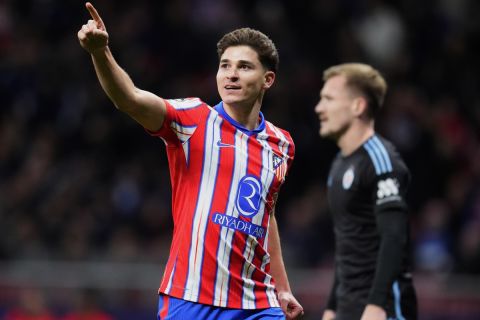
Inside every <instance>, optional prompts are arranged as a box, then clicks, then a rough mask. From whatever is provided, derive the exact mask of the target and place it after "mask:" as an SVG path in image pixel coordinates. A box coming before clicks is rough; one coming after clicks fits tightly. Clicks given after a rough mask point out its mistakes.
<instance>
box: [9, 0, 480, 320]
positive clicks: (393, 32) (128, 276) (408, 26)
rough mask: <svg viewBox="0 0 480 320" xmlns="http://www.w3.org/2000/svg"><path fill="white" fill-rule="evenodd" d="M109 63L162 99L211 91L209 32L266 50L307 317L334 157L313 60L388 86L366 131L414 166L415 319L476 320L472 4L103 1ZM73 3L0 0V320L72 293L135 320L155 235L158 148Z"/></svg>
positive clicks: (327, 250)
mask: <svg viewBox="0 0 480 320" xmlns="http://www.w3.org/2000/svg"><path fill="white" fill-rule="evenodd" d="M94 5H95V6H96V7H97V9H98V10H99V12H100V14H101V15H102V17H103V19H104V21H105V23H106V25H107V30H108V31H109V33H110V45H111V48H112V50H113V53H114V55H115V57H116V59H117V60H118V62H119V63H120V64H121V66H123V67H124V68H125V69H126V70H127V72H128V73H129V74H130V75H131V77H132V78H133V80H134V82H135V83H136V84H137V86H139V87H141V88H144V89H148V90H150V91H152V92H155V93H157V94H159V95H161V96H163V97H167V98H178V97H187V96H199V97H202V98H203V99H204V100H205V101H207V102H208V103H210V104H215V103H217V102H218V101H219V97H218V94H217V92H216V85H215V73H216V69H217V55H216V47H215V46H216V41H218V39H219V37H220V36H222V35H223V34H224V33H225V32H228V31H231V30H232V29H234V28H237V27H243V26H250V27H253V28H257V29H260V30H262V31H263V32H265V33H266V34H268V35H269V36H270V37H271V38H272V39H273V40H274V42H275V43H276V45H277V47H278V49H279V52H280V61H281V62H280V70H279V73H278V75H277V81H276V84H275V86H274V88H273V89H272V90H270V92H269V93H268V94H267V97H266V99H265V102H264V106H263V109H262V110H263V112H264V114H265V116H266V118H267V119H269V120H270V121H272V122H273V123H275V124H277V125H279V126H281V127H284V128H286V129H287V130H289V131H290V132H291V133H292V136H293V138H294V140H295V142H296V148H297V156H296V160H295V162H294V166H293V168H292V171H291V173H290V175H289V177H288V179H287V183H286V185H285V186H284V188H283V189H282V191H281V195H280V200H279V204H278V209H277V215H278V219H279V226H280V229H281V236H282V244H283V250H284V259H285V262H286V264H287V268H288V271H289V275H290V281H291V282H292V286H293V288H294V290H295V293H296V296H297V298H298V299H299V300H300V301H301V302H302V303H303V305H304V307H305V309H306V316H305V318H306V319H319V318H320V315H321V311H322V307H323V305H324V300H325V295H326V294H327V292H328V291H329V289H330V283H331V277H330V273H331V267H332V250H333V242H332V232H331V222H330V218H329V216H328V213H327V211H326V207H325V205H326V203H325V188H324V185H325V179H326V175H327V172H328V168H329V164H330V161H331V160H332V158H333V157H334V155H335V153H336V152H337V149H336V147H335V145H334V144H333V143H332V142H330V141H326V140H322V139H320V138H319V137H318V120H317V118H316V116H315V114H314V112H313V108H314V106H315V104H316V102H317V100H318V96H319V90H320V88H321V85H322V80H321V73H322V70H323V69H325V68H326V67H328V66H329V65H332V64H336V63H340V62H347V61H361V62H367V63H371V64H372V65H374V66H375V67H377V68H379V69H380V70H381V71H382V72H383V73H384V75H385V77H386V78H387V81H388V82H389V85H390V87H389V94H388V97H387V101H386V107H385V108H384V110H383V111H382V114H381V116H380V119H379V120H378V121H377V129H378V131H379V132H380V133H381V134H383V135H384V136H386V137H388V138H389V139H391V140H393V141H394V142H395V143H396V144H397V146H398V148H399V150H400V152H401V153H402V155H403V156H404V158H405V160H406V162H407V164H408V166H409V167H410V169H411V171H412V174H413V181H412V187H411V189H410V193H409V201H410V204H411V216H412V223H413V224H412V226H413V228H412V236H413V241H414V252H413V254H414V258H415V267H416V271H415V278H416V280H417V287H418V291H419V302H420V313H421V319H426V320H429V319H431V320H434V319H435V320H437V319H439V320H442V319H465V320H467V319H469V320H470V319H479V318H480V289H479V287H480V183H479V180H480V160H479V159H480V130H479V128H480V90H479V89H480V86H479V79H480V77H479V75H478V74H479V71H480V66H479V61H480V60H479V58H478V57H479V56H480V52H479V51H480V50H479V49H480V47H479V39H480V37H479V36H480V35H479V31H480V20H478V16H479V13H480V10H479V9H480V2H478V1H475V0H438V1H434V0H425V1H414V0H404V1H381V0H357V1H355V0H341V1H329V0H316V1H313V0H311V1H303V0H298V1H287V0H284V1H274V0H263V1H254V0H248V1H233V0H223V1H214V0H181V1H153V0H152V1H143V0H137V1H132V2H127V1H105V0H98V1H96V2H94ZM87 19H88V12H87V11H86V10H85V8H84V2H83V1H54V0H22V1H13V0H3V1H0V97H1V108H0V110H1V111H0V317H2V315H3V314H5V313H7V312H8V310H10V309H12V308H15V307H17V306H20V307H24V308H30V309H36V308H37V309H38V308H40V309H41V308H42V305H43V308H46V309H48V310H50V312H52V313H53V314H55V315H56V316H59V317H60V316H62V315H64V314H66V313H68V312H69V311H70V310H72V309H75V308H78V305H79V303H80V302H79V301H80V300H81V297H89V298H90V300H94V301H96V303H97V305H99V306H100V307H101V308H103V309H104V310H105V311H107V312H109V313H110V314H112V315H114V317H115V318H116V319H152V317H153V316H154V313H155V308H156V302H157V297H156V288H157V286H158V283H159V280H160V276H161V272H162V267H163V264H164V261H165V259H166V257H167V254H168V248H169V245H170V236H171V227H172V225H171V218H170V212H169V210H170V186H169V176H168V171H167V164H166V156H165V152H164V146H163V143H162V142H161V140H159V139H155V138H151V137H149V136H148V135H147V134H146V133H145V132H144V131H143V129H142V128H141V127H140V126H138V125H137V124H135V123H134V122H133V121H131V120H130V119H129V118H127V116H125V115H123V114H121V113H120V112H118V111H116V110H115V109H114V107H113V106H112V104H111V103H110V102H109V100H108V99H107V98H106V96H105V94H104V93H103V91H102V90H101V88H100V86H99V84H98V82H97V80H96V77H95V74H94V71H93V67H92V65H91V61H90V58H89V56H88V55H87V53H86V52H85V51H84V50H83V49H82V48H81V47H80V46H79V44H78V40H77V36H76V34H77V31H78V29H79V28H80V27H81V25H82V24H83V23H85V21H86V20H87Z"/></svg>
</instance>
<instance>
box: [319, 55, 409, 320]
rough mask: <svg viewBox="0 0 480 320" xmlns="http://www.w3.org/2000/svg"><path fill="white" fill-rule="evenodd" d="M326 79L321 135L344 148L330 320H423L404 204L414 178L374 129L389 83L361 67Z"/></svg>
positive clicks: (334, 174)
mask: <svg viewBox="0 0 480 320" xmlns="http://www.w3.org/2000/svg"><path fill="white" fill-rule="evenodd" d="M323 79H324V81H325V83H324V86H323V88H322V89H321V92H320V102H319V103H318V104H317V105H316V107H315V112H316V113H317V115H318V117H319V120H320V136H322V137H329V138H332V139H333V140H334V141H335V142H336V144H337V146H338V147H339V149H340V152H339V154H338V155H337V156H336V158H335V159H334V161H333V163H332V166H331V169H330V173H329V177H328V182H327V185H328V204H329V208H330V211H331V213H332V216H333V223H334V232H335V279H334V285H333V288H332V290H331V293H330V297H329V300H328V303H327V308H326V310H325V312H324V314H323V320H332V319H336V320H358V319H362V320H385V319H397V320H404V319H406V320H414V319H417V303H416V296H415V290H414V288H413V285H412V275H411V270H410V259H409V223H408V209H407V204H406V203H405V194H406V191H407V186H408V183H409V179H410V177H409V171H408V169H407V167H406V166H405V164H404V162H403V160H402V159H401V157H400V155H399V154H398V152H397V151H396V150H395V148H394V146H393V145H392V144H391V143H390V142H389V141H387V140H386V139H384V138H383V137H381V136H380V135H378V134H377V133H375V129H374V121H375V120H374V119H375V116H376V114H377V113H378V111H379V109H380V107H381V106H382V104H383V101H384V97H385V93H386V90H387V84H386V82H385V80H384V78H383V77H382V76H381V75H380V73H379V72H378V71H377V70H375V69H373V68H372V67H371V66H369V65H365V64H360V63H347V64H340V65H336V66H333V67H330V68H328V69H327V70H325V71H324V73H323Z"/></svg>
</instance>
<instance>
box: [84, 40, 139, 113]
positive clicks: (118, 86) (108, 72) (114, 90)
mask: <svg viewBox="0 0 480 320" xmlns="http://www.w3.org/2000/svg"><path fill="white" fill-rule="evenodd" d="M91 56H92V61H93V65H94V67H95V72H96V74H97V77H98V80H99V82H100V84H101V86H102V88H103V90H104V91H105V93H106V94H107V95H108V97H109V98H110V100H112V102H113V103H114V104H115V106H116V107H117V108H118V109H119V110H122V111H125V112H127V110H128V109H129V108H132V107H134V101H135V91H136V90H137V89H136V88H135V85H134V84H133V81H132V80H131V78H130V77H129V76H128V74H127V73H126V72H125V71H124V70H123V69H122V68H121V67H120V66H119V65H118V63H117V62H116V61H115V59H114V57H113V55H112V52H111V51H110V49H109V47H108V46H107V47H105V48H101V49H98V50H96V51H95V52H93V53H92V54H91Z"/></svg>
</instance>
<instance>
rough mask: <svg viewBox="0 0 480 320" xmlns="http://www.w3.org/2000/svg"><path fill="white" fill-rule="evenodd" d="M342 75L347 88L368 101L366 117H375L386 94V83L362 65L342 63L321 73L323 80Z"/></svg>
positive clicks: (373, 70) (380, 76)
mask: <svg viewBox="0 0 480 320" xmlns="http://www.w3.org/2000/svg"><path fill="white" fill-rule="evenodd" d="M338 75H343V76H345V78H346V80H347V86H349V87H350V88H351V89H353V90H356V91H358V92H359V93H360V94H361V95H363V96H364V97H365V98H366V99H367V101H368V115H369V116H370V117H372V118H374V117H375V116H376V114H377V113H378V111H379V110H380V108H381V107H382V106H383V102H384V100H385V95H386V93H387V82H386V81H385V79H384V78H383V76H382V75H381V74H380V72H379V71H378V70H376V69H374V68H373V67H372V66H370V65H368V64H363V63H343V64H339V65H335V66H332V67H330V68H328V69H326V70H325V71H324V72H323V80H324V81H327V80H328V79H330V78H332V77H334V76H338Z"/></svg>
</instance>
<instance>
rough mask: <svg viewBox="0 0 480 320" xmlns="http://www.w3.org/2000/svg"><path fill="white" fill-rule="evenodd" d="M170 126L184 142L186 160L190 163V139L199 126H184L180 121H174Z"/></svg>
mask: <svg viewBox="0 0 480 320" xmlns="http://www.w3.org/2000/svg"><path fill="white" fill-rule="evenodd" d="M170 128H172V131H173V132H175V134H176V135H177V137H178V140H180V142H181V143H182V147H183V153H184V154H185V161H186V163H187V165H188V160H189V157H190V143H189V139H190V137H191V136H192V135H193V133H194V132H195V130H196V129H197V126H182V125H181V124H180V123H178V122H175V121H173V122H172V123H171V124H170ZM164 141H165V140H164Z"/></svg>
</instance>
